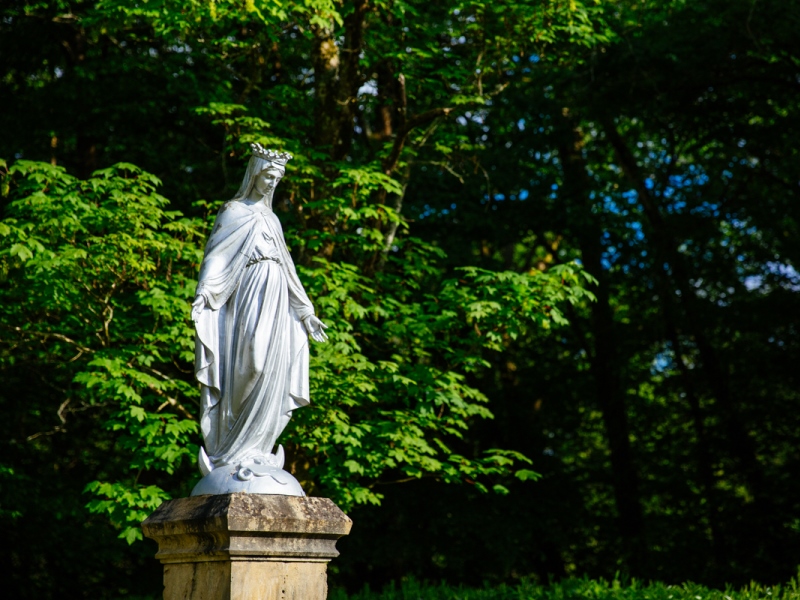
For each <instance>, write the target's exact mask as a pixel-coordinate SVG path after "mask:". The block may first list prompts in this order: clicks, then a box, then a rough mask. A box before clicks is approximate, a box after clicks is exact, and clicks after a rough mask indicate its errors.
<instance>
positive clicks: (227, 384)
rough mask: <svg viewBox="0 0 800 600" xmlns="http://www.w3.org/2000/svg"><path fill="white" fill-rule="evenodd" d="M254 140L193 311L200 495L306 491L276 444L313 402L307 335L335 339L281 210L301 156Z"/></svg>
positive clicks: (213, 238) (222, 216)
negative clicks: (285, 185)
mask: <svg viewBox="0 0 800 600" xmlns="http://www.w3.org/2000/svg"><path fill="white" fill-rule="evenodd" d="M251 147H252V149H253V153H252V156H251V157H250V162H249V163H248V165H247V171H246V173H245V176H244V181H243V182H242V185H241V187H240V188H239V191H238V192H237V193H236V196H234V198H233V199H232V200H230V201H228V202H226V203H225V204H224V205H223V206H222V208H221V209H220V211H219V214H218V215H217V220H216V223H215V224H214V228H213V230H212V231H211V235H210V237H209V239H208V243H207V244H206V250H205V256H204V257H203V263H202V265H201V266H200V275H199V278H198V279H199V282H198V285H197V292H196V294H195V299H194V302H193V304H192V319H193V320H194V323H195V327H196V329H197V337H196V342H195V347H196V356H195V375H196V377H197V380H198V381H199V382H200V388H201V408H202V416H201V421H200V424H201V429H202V432H203V440H204V443H205V447H204V448H203V447H201V448H200V454H199V457H198V460H199V464H200V470H201V472H202V473H203V475H204V477H203V479H201V480H200V483H198V484H197V486H196V487H195V488H194V490H193V491H192V495H193V496H200V495H205V494H227V493H232V492H249V493H262V494H281V495H288V496H304V495H305V493H304V492H303V489H302V487H301V486H300V484H299V483H298V482H297V480H296V479H295V478H294V477H292V476H291V475H290V474H289V473H287V472H286V471H284V470H283V462H284V454H283V447H282V446H278V449H277V451H275V452H273V449H274V446H275V444H276V442H277V440H278V437H279V436H280V435H281V432H282V431H283V430H284V428H285V427H286V425H287V424H288V423H289V419H290V418H291V416H292V411H294V410H295V409H297V408H300V407H301V406H306V405H307V404H308V403H309V393H308V338H309V337H311V338H312V339H314V340H316V341H318V342H324V341H326V340H327V339H328V336H327V335H326V334H325V331H324V330H325V328H326V327H327V326H326V325H325V324H324V323H323V322H322V321H320V320H319V319H318V318H317V317H316V316H315V314H314V307H313V305H312V304H311V301H310V300H309V299H308V296H307V295H306V292H305V290H304V289H303V285H302V283H300V280H299V279H298V277H297V272H296V271H295V266H294V263H293V262H292V257H291V256H290V254H289V251H288V249H287V248H286V242H285V241H284V237H283V229H282V228H281V224H280V221H278V217H277V216H276V215H275V213H274V212H273V211H272V198H273V194H274V193H275V188H276V187H277V185H278V183H279V182H280V180H281V178H282V177H283V175H284V173H285V165H286V162H287V161H288V160H290V159H291V158H292V156H291V154H288V153H286V152H277V151H274V150H266V149H264V148H263V147H262V146H261V145H260V144H252V145H251Z"/></svg>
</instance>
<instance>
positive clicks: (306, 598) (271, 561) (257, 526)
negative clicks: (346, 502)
mask: <svg viewBox="0 0 800 600" xmlns="http://www.w3.org/2000/svg"><path fill="white" fill-rule="evenodd" d="M351 526H352V521H351V520H350V519H349V518H348V517H347V516H346V515H345V514H344V513H343V512H342V511H341V510H339V508H338V507H337V506H336V505H335V504H334V503H333V502H332V501H331V500H329V499H327V498H307V497H298V496H268V495H261V494H225V495H220V496H193V497H191V498H180V499H178V500H170V501H169V502H165V503H164V504H162V505H161V506H160V507H159V508H158V510H156V511H155V512H154V513H153V514H152V515H150V516H149V517H148V518H147V519H146V520H145V521H144V523H142V530H143V531H144V535H145V536H147V537H149V538H152V539H154V540H155V541H156V542H158V553H157V554H156V558H158V559H159V560H160V561H161V562H162V563H163V564H164V600H279V599H280V600H290V599H291V600H324V599H325V597H326V596H327V591H328V584H327V576H326V573H325V571H326V568H327V563H328V561H329V560H330V559H332V558H334V557H336V556H338V555H339V552H338V551H337V550H336V540H338V539H339V538H340V537H342V536H344V535H347V534H348V533H349V532H350V527H351Z"/></svg>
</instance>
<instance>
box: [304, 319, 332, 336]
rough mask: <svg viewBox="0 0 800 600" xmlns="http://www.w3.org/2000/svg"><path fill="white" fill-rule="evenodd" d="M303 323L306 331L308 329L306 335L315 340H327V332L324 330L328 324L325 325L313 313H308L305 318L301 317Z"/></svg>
mask: <svg viewBox="0 0 800 600" xmlns="http://www.w3.org/2000/svg"><path fill="white" fill-rule="evenodd" d="M303 325H305V326H306V331H308V335H309V336H310V337H311V339H313V340H314V341H315V342H327V341H328V334H326V333H325V330H326V329H327V328H328V326H327V325H325V323H323V322H322V321H320V320H319V319H318V318H317V317H315V316H314V315H310V316H308V317H306V318H305V319H303Z"/></svg>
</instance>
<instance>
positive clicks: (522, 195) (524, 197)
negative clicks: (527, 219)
mask: <svg viewBox="0 0 800 600" xmlns="http://www.w3.org/2000/svg"><path fill="white" fill-rule="evenodd" d="M518 198H519V199H520V200H527V199H528V190H520V191H519V196H518Z"/></svg>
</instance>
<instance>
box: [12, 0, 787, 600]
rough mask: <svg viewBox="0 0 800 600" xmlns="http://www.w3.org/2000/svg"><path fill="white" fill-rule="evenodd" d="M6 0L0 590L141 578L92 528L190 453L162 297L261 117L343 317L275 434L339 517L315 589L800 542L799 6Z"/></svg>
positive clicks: (190, 404)
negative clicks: (8, 568)
mask: <svg viewBox="0 0 800 600" xmlns="http://www.w3.org/2000/svg"><path fill="white" fill-rule="evenodd" d="M7 4H8V6H4V9H3V18H2V19H0V126H1V127H0V129H1V130H2V132H3V135H2V136H0V156H2V157H5V158H7V159H9V164H10V163H12V162H13V161H11V160H10V159H11V158H12V157H13V159H14V161H17V162H13V165H14V166H13V167H12V171H13V172H12V173H11V174H10V175H8V176H6V177H3V178H2V179H0V195H2V199H0V205H2V210H3V213H2V221H0V246H1V247H2V252H3V254H2V258H1V259H0V264H2V268H3V271H2V274H0V276H1V277H2V282H1V284H0V327H2V329H0V373H2V375H0V377H2V379H3V381H4V385H3V388H2V389H0V409H2V411H3V415H4V419H3V420H2V422H1V423H0V429H1V430H0V448H1V449H2V451H1V452H0V462H1V463H2V464H0V520H2V522H3V527H4V531H6V530H7V531H8V532H9V536H10V537H12V538H13V539H14V540H16V541H17V543H12V544H7V545H6V546H5V548H6V549H4V552H5V554H3V555H2V558H3V560H4V562H7V563H9V564H12V565H15V569H14V574H13V577H15V578H16V579H14V580H13V582H12V583H10V584H9V585H10V586H11V588H12V589H13V592H12V593H16V595H17V596H18V597H20V598H26V597H36V598H46V597H59V598H61V597H64V598H66V597H83V596H86V595H89V596H92V597H98V598H99V597H109V596H113V595H115V594H116V595H117V596H124V595H125V594H132V593H134V591H135V593H141V594H146V593H147V589H145V588H146V586H147V584H145V583H140V582H143V581H144V578H142V577H140V576H139V575H141V574H142V573H144V572H145V571H144V570H142V568H141V567H140V566H139V565H142V564H145V563H143V562H141V561H143V560H144V559H143V558H142V557H143V556H144V554H145V551H144V549H145V544H133V545H132V546H130V547H128V546H127V544H126V543H125V541H124V540H115V539H113V535H111V536H109V534H108V532H107V531H106V530H105V529H104V527H105V526H106V525H107V523H108V519H109V518H110V519H111V520H113V521H114V522H115V523H116V524H117V525H118V526H119V527H120V528H121V531H122V532H123V536H130V537H132V536H135V535H136V531H135V529H134V528H131V527H132V526H133V524H134V521H135V520H136V519H138V518H139V517H140V516H141V514H143V513H144V512H146V511H147V510H150V508H151V507H152V506H154V505H155V503H157V502H158V501H159V500H160V499H161V498H163V497H168V496H174V495H178V494H186V493H187V492H188V490H189V488H190V487H191V484H192V483H193V481H194V479H195V478H196V477H197V475H196V470H195V467H194V466H193V464H192V462H193V461H192V460H190V459H191V455H192V454H193V453H194V451H195V446H194V445H195V444H196V443H197V442H198V441H199V437H198V433H197V432H196V422H195V420H194V419H195V416H196V410H197V409H196V405H195V403H194V402H195V398H196V388H195V385H194V382H193V380H192V374H191V368H190V363H191V357H192V344H191V327H190V323H189V321H188V318H187V310H188V300H189V299H190V296H191V294H192V290H193V286H194V282H193V279H194V277H195V273H196V269H197V264H198V262H199V256H200V249H201V246H202V240H203V239H204V238H205V235H206V233H207V231H208V226H209V224H210V220H212V219H213V214H214V212H215V208H216V207H217V206H218V203H219V201H221V200H223V199H226V198H230V197H231V195H232V194H233V192H234V190H235V189H236V188H237V186H238V184H239V181H240V176H241V169H242V165H243V163H244V158H245V157H246V155H247V143H248V142H251V141H259V142H261V143H264V144H267V145H270V146H275V147H280V148H282V149H285V150H288V151H290V152H292V153H293V154H294V155H295V159H294V160H293V161H291V163H290V164H289V166H288V174H287V177H286V179H285V180H284V181H283V182H282V183H281V187H280V188H279V192H278V194H279V195H278V199H277V200H278V202H277V203H276V211H277V212H278V213H279V216H280V219H281V222H282V223H283V224H284V228H285V230H286V234H287V240H288V242H289V244H290V246H291V249H292V252H293V255H294V256H295V258H296V262H297V264H298V267H299V271H300V275H301V277H302V279H303V282H304V283H305V284H306V286H307V287H308V289H309V292H310V294H311V296H312V299H313V300H314V301H315V303H316V304H317V307H318V310H319V312H320V313H321V315H322V316H323V317H324V318H325V319H326V321H328V322H329V323H330V324H331V326H332V327H331V330H330V332H331V333H332V334H333V335H332V339H331V343H330V344H328V345H327V346H315V347H314V348H315V349H314V355H313V356H312V361H313V366H314V379H313V381H312V386H313V390H312V393H313V402H314V404H313V406H312V407H311V408H309V409H305V410H302V411H298V412H297V414H296V417H295V418H294V419H293V421H292V423H291V425H290V428H289V430H287V432H286V434H285V440H283V441H285V443H286V445H287V450H288V455H289V457H290V461H291V462H292V464H291V465H290V468H291V469H292V470H293V471H294V472H295V473H296V474H297V475H298V476H299V477H300V478H301V479H302V480H303V482H304V484H305V485H306V486H307V488H308V489H309V490H310V491H313V492H314V493H319V494H326V495H329V496H332V497H334V498H335V499H336V500H337V501H338V502H340V503H341V504H342V505H343V506H345V507H348V508H349V509H350V511H351V514H352V515H353V517H354V519H355V521H356V522H357V523H358V526H357V527H356V528H355V529H354V533H353V535H352V536H349V537H348V538H347V539H345V540H343V541H342V542H341V548H342V557H341V558H340V559H339V560H338V561H337V562H336V563H334V566H332V568H335V569H338V573H335V574H334V576H335V577H336V578H338V581H340V582H343V583H346V584H348V585H351V586H356V585H357V586H360V585H362V583H363V582H364V581H365V580H367V581H370V582H378V583H379V582H385V581H388V580H391V579H399V578H400V577H402V576H403V575H404V574H406V573H407V572H413V573H415V574H417V575H418V576H419V577H421V578H428V579H430V580H440V579H444V578H448V579H449V580H450V581H458V582H463V583H464V584H470V585H477V584H479V583H480V582H481V581H482V580H483V579H485V578H488V579H491V580H492V581H507V580H510V579H517V578H518V577H520V576H522V575H527V574H535V575H536V576H537V577H538V578H539V580H541V581H544V580H546V579H547V578H548V577H549V576H551V575H555V576H557V577H563V576H570V575H580V574H583V573H589V574H590V575H593V576H606V577H607V576H609V575H610V574H612V573H614V572H616V571H622V572H630V573H633V574H635V575H637V576H640V577H643V578H652V579H661V580H668V581H682V580H689V579H691V580H700V581H703V582H707V583H711V584H714V585H718V586H721V585H722V584H723V583H724V582H725V581H736V582H738V583H742V582H744V581H748V580H749V579H751V578H757V579H759V580H762V581H767V582H777V581H785V580H786V579H787V578H788V577H789V576H790V575H791V574H793V573H794V572H795V568H796V565H797V563H798V562H799V561H800V542H798V539H800V538H798V536H797V515H798V511H800V506H798V502H797V498H799V497H800V489H798V484H797V482H798V481H800V463H798V459H797V452H796V447H797V439H796V438H797V431H798V430H800V421H799V420H798V412H797V410H796V405H797V401H798V392H797V390H798V386H797V381H796V379H797V378H796V376H795V374H794V373H795V372H796V364H797V363H798V361H800V344H798V336H797V330H796V329H797V328H796V327H795V326H794V325H793V321H792V318H791V316H792V315H794V314H796V313H797V311H798V310H800V306H798V298H800V296H798V294H797V290H798V285H800V281H799V278H798V275H797V265H798V262H800V244H798V242H797V240H799V239H800V235H798V234H800V227H799V226H798V223H800V213H799V212H798V211H799V210H800V208H799V207H800V202H798V187H797V185H796V182H797V180H798V174H797V165H798V164H800V163H798V161H797V159H798V156H797V155H798V151H797V149H796V143H795V140H796V137H797V131H798V130H800V110H798V108H799V107H800V104H798V102H797V94H796V88H797V65H798V64H800V59H799V58H798V53H797V50H796V48H797V44H796V42H795V38H796V22H797V19H798V15H800V4H799V3H798V2H797V0H785V1H781V2H778V1H777V0H762V1H759V2H755V3H754V2H752V1H751V0H711V1H710V2H705V3H697V2H695V3H690V2H685V1H684V0H675V1H662V0H659V1H655V0H645V1H640V0H635V1H634V0H615V1H598V0H586V1H581V0H575V1H570V0H541V1H540V0H535V1H525V2H516V1H513V0H502V1H500V2H488V1H482V0H481V1H470V2H463V1H452V2H451V1H447V2H421V1H418V0H413V1H411V0H404V1H390V0H369V1H367V2H361V1H360V0H347V1H339V0H304V1H303V2H297V3H290V2H271V1H262V0H253V1H250V0H248V1H247V2H242V1H237V2H231V1H228V0H214V1H206V2H199V1H198V2H174V1H172V0H169V1H168V0H148V1H147V2H128V1H123V0H104V1H102V2H96V3H91V2H77V3H76V2H70V3H66V2H62V1H60V0H52V1H51V0H36V1H28V0H12V2H10V3H7ZM33 160H36V161H44V164H43V163H32V162H26V161H33ZM122 161H124V162H126V163H133V164H135V165H137V166H138V167H139V168H140V169H141V170H138V169H134V168H132V167H124V168H122V167H117V168H115V170H114V171H113V172H109V171H105V172H103V171H101V172H98V174H97V175H94V176H93V175H92V174H93V173H95V172H97V170H98V169H100V168H102V167H105V166H107V165H111V164H114V163H119V162H122ZM47 163H50V165H54V164H58V165H59V166H60V167H64V168H65V169H66V171H63V170H60V167H59V168H54V167H52V166H49V165H48V164H47ZM0 170H1V171H2V172H3V173H6V172H7V170H8V164H6V163H5V162H2V163H0ZM146 172H149V173H156V174H158V177H159V178H160V179H162V180H163V186H162V187H161V188H159V192H160V193H161V194H163V196H164V197H167V198H169V199H170V203H169V205H168V206H167V205H166V204H164V201H163V199H162V198H160V197H159V196H158V195H157V194H156V193H155V189H154V187H153V186H155V185H156V182H155V180H154V179H153V178H152V177H151V176H148V175H146ZM66 173H70V174H72V175H77V176H78V179H74V178H72V177H70V176H68V175H66ZM114 198H117V199H122V198H124V199H125V200H124V202H121V201H115V200H114ZM199 199H204V200H202V201H201V200H199ZM9 203H11V204H10V205H9ZM175 210H180V211H181V212H182V213H183V214H184V215H186V216H185V217H182V216H180V215H179V214H178V213H176V212H174V211H175ZM62 219H63V223H62ZM107 234H108V235H107ZM578 266H580V268H578ZM584 273H586V274H588V275H590V276H591V279H590V278H589V277H587V276H586V275H584ZM595 281H596V283H595ZM114 286H116V287H114ZM587 288H588V289H590V290H591V294H593V296H592V295H590V294H589V293H588V292H587V291H586V290H587ZM109 294H110V295H109ZM106 298H108V299H107V300H106ZM593 298H594V300H595V301H592V300H593ZM112 309H113V313H112V312H111V310H112ZM109 317H110V320H109ZM566 321H568V322H569V323H568V324H566ZM106 323H107V326H106V325H105V324H106ZM106 327H107V329H108V331H106ZM490 415H493V417H494V418H489V417H490ZM524 457H528V459H530V460H531V461H532V464H528V462H527V461H526V459H525V458H524ZM537 478H538V482H537V483H536V484H535V485H531V484H530V481H531V480H533V479H537ZM440 481H448V482H455V481H459V482H463V483H465V484H466V485H463V486H447V487H444V486H439V485H438V484H437V482H440ZM93 482H94V483H93ZM392 482H405V483H404V485H387V484H389V483H392ZM87 485H88V486H89V487H88V488H87ZM84 489H87V490H88V491H87V492H84V493H83V494H82V493H81V491H82V490H84ZM479 490H494V491H495V492H497V493H495V494H483V493H482V492H480V491H479ZM506 491H509V492H510V493H509V494H505V492H506ZM87 502H90V503H91V504H90V506H91V507H92V509H93V510H95V511H98V512H95V513H88V512H87V510H86V509H85V508H84V505H85V504H86V503H87ZM377 502H380V503H381V508H379V509H375V508H374V504H375V503H377ZM51 516H52V518H50V517H51ZM475 523H480V525H481V526H480V527H475V526H474V525H475ZM45 526H47V528H48V530H52V531H53V532H54V533H53V536H52V537H53V539H52V540H51V539H48V540H47V543H45V542H44V541H42V540H41V539H38V538H36V539H34V538H32V537H31V536H26V535H25V532H26V531H30V530H41V529H42V528H43V527H45ZM387 537H388V538H390V539H392V544H391V547H386V544H385V543H384V542H383V540H384V539H386V538H387ZM101 542H102V543H101ZM118 542H119V545H118V546H114V545H113V544H114V543H118ZM73 547H75V548H79V550H74V552H76V553H78V554H80V555H81V556H87V557H91V558H87V560H91V561H92V562H93V563H96V564H98V565H100V566H98V568H97V569H96V570H95V573H96V576H94V575H93V576H92V578H89V576H88V575H86V574H85V573H83V572H82V571H78V570H77V568H76V566H75V564H74V563H69V562H68V561H66V560H64V559H63V557H64V556H66V555H68V554H69V553H70V552H73V550H72V549H73ZM67 549H69V551H67ZM15 553H16V554H15ZM137 561H138V562H137ZM119 573H128V574H130V573H136V574H137V575H136V576H133V575H131V576H129V577H122V576H118V574H119ZM42 574H46V575H42ZM123 580H127V581H131V582H135V583H136V585H139V588H137V589H136V590H134V589H133V588H132V587H130V586H129V587H126V588H125V589H123V588H124V587H125V586H123V585H122V584H120V583H119V582H120V581H123ZM53 581H56V582H59V585H61V587H59V588H58V589H56V587H55V584H54V583H53ZM64 582H69V585H71V586H72V587H71V588H69V589H67V588H66V587H64V586H67V583H64ZM126 585H127V584H126ZM587 585H589V584H587ZM598 585H599V584H598ZM157 587H158V582H157V581H156V583H155V584H153V585H151V588H152V589H157ZM552 589H553V590H556V589H561V588H555V587H554V588H552ZM659 589H660V588H659ZM672 589H676V588H672ZM137 590H138V591H137ZM537 593H538V592H537ZM599 593H600V592H598V594H599ZM654 593H655V592H654ZM659 593H660V592H659ZM676 593H677V592H676Z"/></svg>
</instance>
